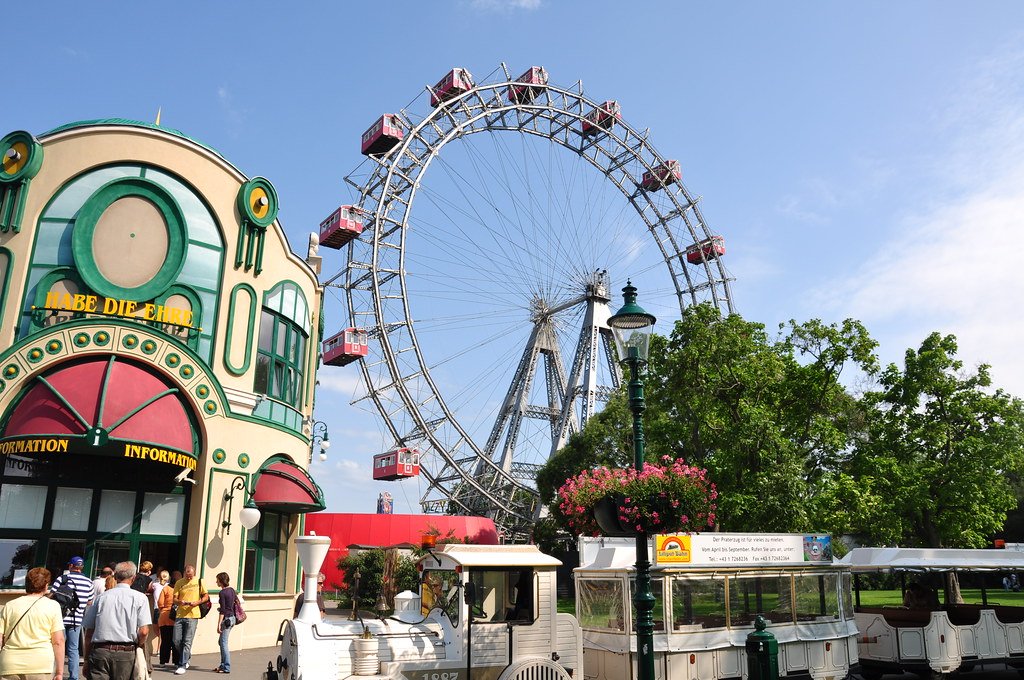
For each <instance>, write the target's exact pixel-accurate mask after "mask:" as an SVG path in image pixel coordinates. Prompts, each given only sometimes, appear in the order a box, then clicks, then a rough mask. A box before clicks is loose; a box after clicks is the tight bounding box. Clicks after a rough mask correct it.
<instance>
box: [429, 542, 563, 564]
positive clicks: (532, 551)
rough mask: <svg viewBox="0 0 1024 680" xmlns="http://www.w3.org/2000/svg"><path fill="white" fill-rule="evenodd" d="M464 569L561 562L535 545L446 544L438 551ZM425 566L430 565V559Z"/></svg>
mask: <svg viewBox="0 0 1024 680" xmlns="http://www.w3.org/2000/svg"><path fill="white" fill-rule="evenodd" d="M437 552H439V553H440V554H442V555H445V556H447V557H450V558H451V559H452V560H454V561H455V562H456V563H457V564H461V565H462V566H464V567H552V568H553V567H557V566H559V565H560V564H562V562H561V560H558V559H555V558H554V557H552V556H551V555H545V554H544V553H542V552H541V551H540V550H539V549H538V548H537V546H535V545H469V544H464V543H448V544H445V546H444V550H439V551H437ZM427 560H428V561H427V562H425V564H427V565H429V564H430V562H429V558H427Z"/></svg>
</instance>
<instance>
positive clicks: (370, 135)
mask: <svg viewBox="0 0 1024 680" xmlns="http://www.w3.org/2000/svg"><path fill="white" fill-rule="evenodd" d="M404 136H405V133H404V132H402V127H401V125H400V124H399V122H398V116H397V115H396V114H394V113H385V114H384V115H383V116H381V117H380V118H378V119H377V122H375V123H374V124H373V125H371V126H370V127H369V128H368V129H367V130H366V132H364V133H363V138H362V145H361V147H360V151H361V153H362V154H363V155H364V156H371V155H374V156H375V155H377V154H382V153H387V152H388V151H391V149H393V148H394V147H395V145H396V144H398V143H399V142H401V141H402V138H403V137H404Z"/></svg>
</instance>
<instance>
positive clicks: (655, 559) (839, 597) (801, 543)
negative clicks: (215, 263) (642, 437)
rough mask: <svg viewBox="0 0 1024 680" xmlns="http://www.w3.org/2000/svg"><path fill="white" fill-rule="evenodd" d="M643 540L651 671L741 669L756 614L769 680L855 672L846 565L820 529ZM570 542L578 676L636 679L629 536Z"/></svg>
mask: <svg viewBox="0 0 1024 680" xmlns="http://www.w3.org/2000/svg"><path fill="white" fill-rule="evenodd" d="M649 548H651V549H652V550H651V552H652V554H651V557H652V560H651V561H652V567H651V577H652V590H653V591H654V596H655V599H656V604H655V610H654V619H655V620H654V625H655V630H654V652H655V675H656V677H657V678H658V679H661V680H664V679H669V680H706V679H708V680H710V679H716V680H717V679H725V678H745V677H747V658H746V651H745V644H746V639H747V635H748V634H750V633H751V632H752V631H753V630H754V619H755V617H756V616H757V615H758V614H760V615H762V616H763V617H764V618H765V619H766V620H767V621H768V628H767V630H768V632H770V633H772V634H773V635H774V636H775V638H776V639H777V640H778V643H779V645H778V647H779V658H778V664H779V675H780V677H782V678H812V679H813V680H839V679H841V678H845V677H847V676H848V675H849V674H850V672H851V671H852V670H856V669H857V640H856V639H857V629H856V626H855V625H854V620H853V602H852V599H851V596H850V593H851V589H850V585H851V584H850V581H851V579H850V570H849V567H846V566H841V565H839V564H837V563H835V562H833V560H832V549H831V540H830V538H829V537H828V536H820V535H813V536H808V535H803V534H730V533H702V534H693V535H685V534H682V535H677V536H671V535H659V536H655V537H654V538H653V539H652V540H651V543H650V544H649ZM579 550H580V566H579V568H577V569H576V570H575V579H576V616H577V618H578V619H579V622H580V625H581V627H582V629H583V656H584V677H585V678H586V680H624V679H627V678H632V677H636V630H635V626H636V616H635V614H636V612H635V610H633V608H632V598H633V588H634V587H635V580H634V563H635V561H636V544H635V541H634V539H632V538H581V539H580V547H579ZM630 611H632V612H633V614H632V615H627V614H626V612H630Z"/></svg>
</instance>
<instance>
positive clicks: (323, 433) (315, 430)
mask: <svg viewBox="0 0 1024 680" xmlns="http://www.w3.org/2000/svg"><path fill="white" fill-rule="evenodd" d="M310 431H311V433H312V436H311V437H310V440H309V462H310V463H312V462H313V449H314V448H315V447H316V445H317V444H319V445H320V461H321V462H323V461H325V460H327V449H329V448H331V436H330V435H329V434H328V433H327V423H325V422H324V421H322V420H314V421H313V427H312V429H311V430H310Z"/></svg>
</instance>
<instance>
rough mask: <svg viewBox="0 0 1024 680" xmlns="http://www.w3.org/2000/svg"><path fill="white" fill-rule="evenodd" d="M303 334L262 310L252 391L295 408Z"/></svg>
mask: <svg viewBox="0 0 1024 680" xmlns="http://www.w3.org/2000/svg"><path fill="white" fill-rule="evenodd" d="M306 339H307V336H306V335H305V334H304V333H303V331H302V329H301V328H300V327H299V326H298V325H296V324H295V323H294V322H293V321H291V320H290V319H286V318H285V317H283V316H281V315H280V314H277V313H275V312H273V311H270V310H268V309H266V308H264V309H263V314H262V316H261V318H260V338H259V351H258V354H257V356H256V382H255V385H254V391H256V392H258V393H259V394H265V395H267V396H269V397H272V398H274V399H277V400H278V401H283V402H284V403H286V404H288V405H289V406H293V407H295V408H298V407H299V406H300V405H301V400H302V385H303V382H302V366H303V363H304V362H305V357H306Z"/></svg>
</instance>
